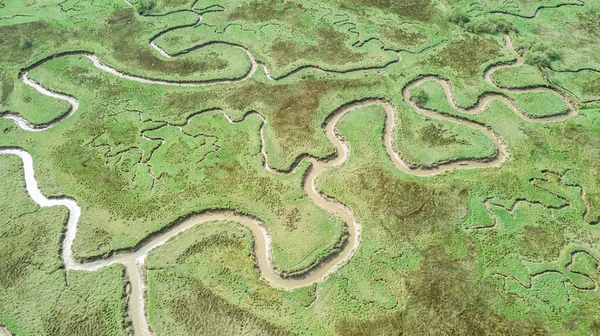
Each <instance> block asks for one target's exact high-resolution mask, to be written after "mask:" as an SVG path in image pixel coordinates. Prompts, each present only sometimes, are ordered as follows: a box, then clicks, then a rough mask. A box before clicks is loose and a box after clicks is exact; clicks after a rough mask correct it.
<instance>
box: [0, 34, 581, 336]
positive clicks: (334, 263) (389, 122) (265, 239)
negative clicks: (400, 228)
mask: <svg viewBox="0 0 600 336" xmlns="http://www.w3.org/2000/svg"><path fill="white" fill-rule="evenodd" d="M505 39H506V45H507V48H508V49H509V50H510V51H511V52H512V53H513V54H515V57H516V61H514V62H513V63H511V64H500V65H494V66H491V67H489V68H488V69H487V70H486V72H485V74H484V77H485V79H486V81H487V83H488V84H490V85H491V86H493V87H495V88H497V89H499V90H502V91H505V92H512V93H524V92H539V91H542V90H553V89H552V88H549V87H532V88H524V89H510V88H504V87H499V86H498V85H496V84H495V83H494V82H493V81H492V79H491V75H492V73H493V72H494V71H497V70H499V69H502V68H506V67H514V66H519V65H521V64H523V60H522V58H521V57H520V56H519V55H518V53H516V52H515V50H514V48H513V46H512V43H511V40H510V37H509V36H506V38H505ZM153 47H154V48H155V49H157V50H158V51H159V52H160V53H161V54H162V55H163V56H166V57H170V56H171V55H169V54H167V53H166V52H164V51H161V50H162V49H160V48H159V47H158V46H156V45H153ZM241 48H243V47H241ZM243 49H244V50H245V51H246V53H247V54H248V57H249V59H250V62H251V68H250V70H249V71H248V73H246V74H245V75H244V76H243V77H241V78H238V79H224V80H212V81H205V82H173V81H163V80H158V79H149V78H144V77H138V76H133V75H130V74H125V73H122V72H120V71H118V70H116V69H114V68H111V67H110V66H108V65H106V64H103V63H102V62H101V61H100V60H99V59H98V58H97V57H96V56H95V55H92V54H85V56H87V57H88V58H89V59H90V60H91V61H92V63H93V64H94V66H96V67H97V68H98V69H100V70H102V71H105V72H107V73H110V74H112V75H115V76H118V77H121V78H124V79H127V80H134V81H138V82H141V83H147V84H154V85H180V86H201V85H215V84H219V83H232V82H237V81H243V80H246V79H248V78H250V77H251V76H252V75H253V74H254V72H255V71H256V69H257V68H258V67H259V66H261V67H262V69H263V71H264V72H265V74H266V75H267V76H268V77H269V78H270V79H272V80H276V79H274V78H273V77H272V76H271V75H270V73H269V71H268V69H267V67H266V66H265V65H264V64H260V63H258V62H257V61H256V60H255V59H254V57H253V56H252V54H251V53H250V51H249V50H247V49H245V48H243ZM40 64H43V62H41V63H40ZM38 65H39V64H38ZM20 78H21V80H22V81H23V82H24V83H25V84H26V85H29V86H30V87H32V88H34V89H36V90H37V91H38V92H39V93H41V94H43V95H46V96H49V97H53V98H56V99H61V100H63V101H66V102H68V103H69V104H70V105H71V108H70V109H69V112H68V113H67V114H65V115H64V116H62V117H60V118H59V119H57V120H55V121H54V122H51V123H49V124H46V125H37V126H36V125H32V124H30V123H29V122H28V121H27V120H25V119H24V118H22V117H21V116H19V115H16V114H4V115H3V117H4V118H8V119H11V120H13V121H14V122H15V123H16V124H17V125H18V126H19V127H20V128H22V129H23V130H26V131H34V132H37V131H43V130H46V129H49V128H51V127H53V126H55V125H56V124H57V123H59V122H61V121H63V120H64V119H66V118H68V117H69V116H71V115H72V114H73V113H75V112H76V111H77V109H78V107H79V102H78V100H77V99H76V98H74V97H72V96H68V95H65V94H60V93H56V92H53V91H50V90H48V89H46V88H44V87H43V86H41V85H40V84H38V83H36V82H34V81H33V80H31V79H29V78H28V75H27V71H23V72H22V74H21V76H20ZM427 81H436V82H438V83H439V84H440V85H441V86H442V87H443V89H444V92H445V95H446V99H447V100H448V103H449V104H450V105H451V106H452V108H454V109H455V110H457V111H459V112H460V113H463V114H477V113H480V112H482V111H483V110H485V109H486V108H487V107H488V106H489V104H490V103H491V102H492V101H494V100H500V101H502V102H503V103H505V104H506V105H507V106H508V107H509V108H510V109H511V110H512V111H513V112H514V113H515V114H516V115H518V116H519V117H521V118H523V119H524V120H527V121H532V122H553V121H561V120H565V119H567V118H570V117H572V116H574V115H576V114H577V111H576V109H575V108H574V107H573V105H572V104H571V103H570V102H569V100H568V99H567V98H566V97H564V96H563V95H561V97H563V100H564V101H565V103H566V104H567V107H568V110H567V111H566V113H564V114H561V115H555V116H549V117H542V118H533V117H531V116H528V115H526V114H524V113H523V111H522V110H521V108H520V107H519V105H518V104H517V103H516V102H515V101H514V100H512V99H511V98H509V97H508V96H506V95H504V94H501V93H486V94H484V95H482V96H481V97H480V98H479V101H478V102H477V104H475V105H474V106H472V107H469V108H462V107H460V106H458V104H457V103H456V99H455V95H454V89H453V87H452V85H451V83H450V82H448V81H447V80H445V79H442V78H439V77H437V76H424V77H419V78H417V79H415V80H413V81H412V82H410V83H409V84H407V85H406V86H405V87H404V88H403V91H402V93H403V96H404V101H405V103H406V104H407V105H408V106H410V107H411V108H413V109H414V110H415V111H416V112H418V113H420V114H422V115H425V116H428V117H431V118H435V119H438V120H447V121H451V122H455V123H460V124H463V125H466V126H469V127H473V128H476V129H478V130H480V131H481V132H483V133H485V134H486V135H487V136H488V137H489V138H490V139H491V140H492V141H493V143H494V145H495V147H496V152H495V155H493V156H492V157H490V158H489V159H488V160H471V159H460V160H455V161H450V162H444V163H440V164H439V165H437V166H436V167H433V168H421V167H413V166H411V165H409V164H408V163H407V162H405V161H404V160H403V159H402V157H401V156H400V155H399V154H398V153H397V151H396V150H395V149H394V143H395V136H396V129H395V127H396V125H397V122H398V111H397V109H396V108H395V106H394V105H393V104H392V103H391V102H389V101H387V100H385V99H382V98H379V97H372V98H365V99H362V100H359V101H353V102H350V103H347V104H346V105H344V106H342V107H340V108H338V109H337V110H335V111H333V112H332V113H331V114H330V116H329V117H328V118H327V120H326V123H325V125H324V127H323V131H324V133H325V136H326V137H327V139H328V140H329V141H330V142H331V144H332V145H333V146H334V147H335V154H334V155H332V156H330V157H327V158H316V157H312V156H308V155H307V156H305V157H302V158H301V160H298V162H297V163H296V165H295V167H297V166H298V165H299V164H300V163H301V162H302V161H304V160H306V161H308V162H310V164H311V165H310V168H309V169H308V170H307V171H306V173H305V176H304V183H303V189H304V191H305V193H306V195H307V196H308V197H309V198H310V200H311V201H313V202H314V203H315V204H316V205H318V206H319V207H321V208H322V209H324V210H325V211H328V212H330V213H332V214H335V215H336V216H338V217H339V218H341V219H342V220H343V221H344V222H345V224H346V231H347V236H346V237H345V240H344V241H343V243H342V245H341V248H339V249H338V250H336V251H334V252H333V253H332V254H330V255H329V256H328V257H327V258H325V259H324V260H322V261H321V262H319V263H318V264H315V265H313V267H311V268H310V269H309V270H308V271H307V272H305V273H304V274H302V275H300V276H289V277H282V276H281V275H280V274H279V273H278V272H277V271H275V268H274V267H273V263H274V260H273V255H272V251H271V237H270V235H269V233H268V232H267V230H266V229H265V226H264V223H262V222H261V221H260V220H259V219H257V218H254V217H251V216H248V215H244V214H241V213H238V212H236V211H234V210H213V211H206V212H203V213H200V214H196V215H192V216H190V217H188V218H186V219H185V220H182V221H181V222H178V223H175V224H174V225H173V226H172V227H171V228H170V229H168V230H166V231H164V232H161V233H160V234H159V235H156V236H154V237H152V238H151V239H149V240H148V241H145V242H144V243H143V244H141V245H140V246H138V247H137V248H135V249H134V250H133V251H131V252H128V253H122V254H115V255H113V256H111V257H109V258H106V259H101V260H97V261H94V262H87V263H80V262H78V261H76V260H75V259H74V257H73V253H72V247H73V242H74V240H75V237H76V235H77V222H78V220H79V217H80V215H81V208H80V207H79V205H78V204H77V202H76V201H75V200H73V199H70V198H67V197H63V198H50V199H49V198H47V197H46V196H44V195H43V193H42V192H41V191H40V189H39V188H38V185H37V181H36V179H35V173H34V165H33V158H32V157H31V155H30V154H29V153H28V152H26V151H24V150H22V149H20V148H2V149H0V154H7V155H17V156H19V157H20V158H21V160H22V161H23V168H24V173H25V184H26V188H27V191H28V193H29V195H30V196H31V198H32V199H33V200H34V201H35V202H36V203H37V204H39V205H40V206H41V207H50V206H65V207H67V209H68V210H69V218H68V222H67V227H66V232H65V237H64V240H63V243H62V244H63V246H62V259H63V262H64V264H65V268H66V269H67V270H83V271H95V270H98V269H100V268H102V267H106V266H109V265H113V264H122V265H124V266H125V269H126V272H127V275H128V277H129V282H130V295H129V303H128V309H129V314H130V317H131V320H132V322H133V326H134V331H135V334H136V335H144V336H145V335H152V332H151V329H150V327H149V324H148V321H147V317H146V314H145V308H144V304H145V301H144V293H145V291H146V285H145V279H144V263H145V260H146V257H147V255H148V253H149V252H150V251H152V250H153V249H155V248H157V247H159V246H161V245H163V244H165V243H166V242H168V241H169V240H171V239H173V238H175V237H177V236H178V235H179V234H181V233H182V232H185V231H187V230H189V229H190V228H193V227H195V226H198V225H201V224H203V223H207V222H213V221H234V222H237V223H240V224H241V225H243V226H245V227H247V228H249V229H250V231H251V232H252V235H253V237H254V241H255V251H254V252H255V256H256V262H257V264H258V267H259V270H260V275H261V277H262V279H263V280H264V281H265V282H266V283H268V284H269V285H271V286H273V287H275V288H279V289H282V290H292V289H295V288H299V287H303V286H308V285H311V284H314V283H317V282H321V281H323V280H324V279H326V278H327V277H328V276H330V275H331V274H332V273H334V272H335V271H336V270H337V269H339V268H340V267H342V266H343V265H345V264H346V263H347V262H348V260H350V258H352V256H353V255H354V253H355V252H356V250H357V248H358V246H359V243H360V236H361V225H360V224H359V223H358V221H357V219H356V217H355V216H354V214H353V213H352V211H351V210H350V209H348V208H347V207H345V206H344V205H343V204H341V203H340V202H338V201H336V200H335V199H332V198H331V197H328V196H327V195H324V194H322V193H321V192H319V191H318V187H317V185H318V178H319V176H320V175H321V174H322V173H323V172H325V171H327V170H329V169H331V168H334V167H339V166H341V165H343V164H344V163H345V162H346V160H347V159H348V156H349V154H350V149H349V145H348V144H347V143H346V142H345V140H344V138H343V137H341V136H340V135H339V134H338V133H337V132H336V126H337V124H338V123H339V121H340V120H341V119H342V118H343V117H344V116H345V115H347V114H348V113H350V112H352V111H354V110H357V109H361V108H364V107H367V106H374V105H376V106H381V107H383V109H384V110H385V113H386V119H385V125H384V133H383V145H384V147H385V150H386V152H387V154H388V156H389V157H390V159H391V160H392V162H393V163H394V165H395V166H396V168H398V169H400V170H402V171H403V172H405V173H407V174H411V175H416V176H433V175H437V174H441V173H444V172H448V171H452V170H454V169H467V168H490V167H498V166H500V165H501V164H502V163H503V162H504V161H506V160H507V159H508V157H509V152H508V148H507V146H506V144H505V142H504V140H503V139H502V137H501V136H500V135H499V134H497V133H496V132H494V131H493V130H491V129H490V128H489V127H488V126H486V125H484V124H480V123H478V122H475V121H471V120H468V119H464V118H460V117H456V116H452V115H449V114H443V113H440V112H438V111H435V110H430V109H426V108H424V107H422V106H419V105H417V104H416V103H414V102H413V101H411V100H410V99H409V98H408V97H409V90H410V89H411V88H413V87H416V86H419V85H421V84H423V83H424V82H427ZM558 94H560V93H559V92H558ZM223 114H224V115H225V117H227V120H228V121H229V122H230V123H236V122H241V121H233V120H232V119H231V118H229V116H227V115H226V114H225V113H224V112H223ZM256 114H258V113H256ZM258 115H259V117H260V118H261V120H262V125H261V128H260V139H261V153H262V155H263V162H264V168H265V169H266V170H268V171H270V172H273V173H278V174H290V173H291V171H293V169H294V168H295V167H293V168H292V169H291V170H290V172H281V171H278V170H276V169H273V168H271V167H270V166H269V164H268V156H267V153H266V150H265V138H264V136H263V133H264V132H263V131H264V127H265V125H266V123H267V120H266V119H265V118H264V117H263V116H262V115H260V114H258Z"/></svg>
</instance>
